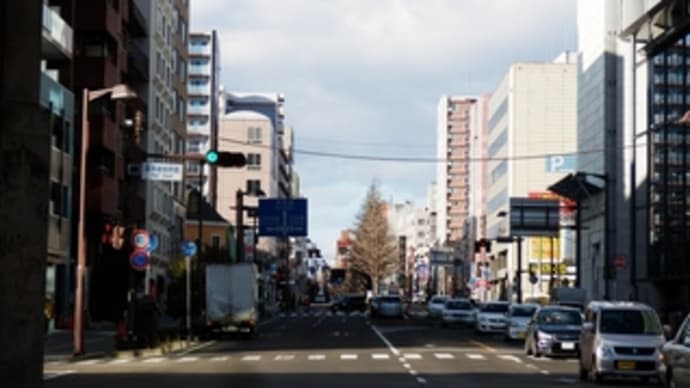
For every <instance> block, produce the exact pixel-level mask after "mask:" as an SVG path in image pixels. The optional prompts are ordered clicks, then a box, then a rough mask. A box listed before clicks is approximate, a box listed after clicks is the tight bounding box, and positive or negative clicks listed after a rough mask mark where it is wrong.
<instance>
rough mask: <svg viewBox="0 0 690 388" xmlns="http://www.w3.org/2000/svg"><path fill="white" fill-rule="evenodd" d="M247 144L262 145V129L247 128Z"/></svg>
mask: <svg viewBox="0 0 690 388" xmlns="http://www.w3.org/2000/svg"><path fill="white" fill-rule="evenodd" d="M247 143H249V144H261V128H260V127H249V128H247Z"/></svg>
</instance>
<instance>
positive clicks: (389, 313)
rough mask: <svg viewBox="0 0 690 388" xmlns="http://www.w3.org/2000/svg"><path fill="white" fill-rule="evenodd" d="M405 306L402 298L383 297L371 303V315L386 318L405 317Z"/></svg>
mask: <svg viewBox="0 0 690 388" xmlns="http://www.w3.org/2000/svg"><path fill="white" fill-rule="evenodd" d="M403 312H404V306H403V300H402V298H401V297H399V296H396V295H381V296H377V297H375V298H374V299H373V300H372V302H371V315H372V316H376V317H384V318H400V317H402V316H403Z"/></svg>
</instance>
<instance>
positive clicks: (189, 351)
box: [180, 341, 216, 356]
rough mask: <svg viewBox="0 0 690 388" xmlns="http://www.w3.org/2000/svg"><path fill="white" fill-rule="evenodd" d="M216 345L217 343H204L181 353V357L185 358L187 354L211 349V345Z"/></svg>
mask: <svg viewBox="0 0 690 388" xmlns="http://www.w3.org/2000/svg"><path fill="white" fill-rule="evenodd" d="M215 343H216V341H208V342H204V343H202V344H199V345H197V346H192V347H191V348H189V349H187V350H185V351H184V352H182V353H180V356H184V355H186V354H188V353H191V352H195V351H197V350H199V349H203V348H207V347H209V346H211V345H213V344H215Z"/></svg>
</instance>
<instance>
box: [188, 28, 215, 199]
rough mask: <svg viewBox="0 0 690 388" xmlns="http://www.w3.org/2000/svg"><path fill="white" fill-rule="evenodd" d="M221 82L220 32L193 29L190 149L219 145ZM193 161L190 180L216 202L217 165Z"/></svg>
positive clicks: (189, 170) (191, 45) (190, 85)
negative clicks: (219, 96)
mask: <svg viewBox="0 0 690 388" xmlns="http://www.w3.org/2000/svg"><path fill="white" fill-rule="evenodd" d="M219 86H220V43H219V42H218V33H217V32H216V31H215V30H214V31H211V32H193V33H191V34H190V36H189V82H188V83H187V92H188V94H189V100H188V102H187V135H188V137H187V152H189V153H197V152H198V153H206V152H207V151H208V150H210V149H214V148H217V147H218V118H219V111H218V93H219ZM201 168H202V167H200V166H199V164H198V163H194V162H189V163H188V164H187V166H186V177H187V183H189V185H191V186H193V187H197V188H198V186H199V184H200V183H199V182H200V180H201V182H202V183H201V186H202V187H201V192H202V194H203V195H204V197H206V198H207V200H208V202H209V203H211V204H212V205H213V206H216V184H215V182H216V180H217V176H218V175H217V174H218V172H217V169H216V168H215V167H211V166H208V165H204V166H203V171H200V169H201Z"/></svg>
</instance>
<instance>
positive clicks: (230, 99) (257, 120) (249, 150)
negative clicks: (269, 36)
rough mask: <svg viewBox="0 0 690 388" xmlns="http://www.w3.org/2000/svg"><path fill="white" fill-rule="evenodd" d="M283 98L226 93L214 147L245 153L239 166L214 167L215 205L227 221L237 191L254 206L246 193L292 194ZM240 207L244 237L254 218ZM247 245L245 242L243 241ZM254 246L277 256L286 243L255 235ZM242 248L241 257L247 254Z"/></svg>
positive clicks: (254, 199) (248, 235) (255, 200)
mask: <svg viewBox="0 0 690 388" xmlns="http://www.w3.org/2000/svg"><path fill="white" fill-rule="evenodd" d="M282 102H283V97H282V96H281V95H278V94H272V95H271V94H253V95H252V94H242V95H240V94H227V95H226V100H225V101H224V104H223V105H224V108H225V112H226V113H225V114H224V115H223V116H222V117H221V118H220V122H219V131H218V149H219V150H220V151H232V152H241V153H243V154H244V155H245V156H246V158H247V166H246V167H245V168H239V169H237V168H219V169H218V189H217V190H218V197H217V205H216V206H217V210H218V212H219V213H220V214H221V215H222V216H223V217H224V218H225V219H227V220H229V221H230V222H231V223H232V224H233V225H235V224H236V219H237V214H236V210H235V204H236V196H237V191H238V190H242V192H243V193H245V195H244V199H243V201H244V206H245V207H255V206H258V198H257V197H256V196H255V195H253V194H250V193H256V192H259V191H261V192H263V193H264V196H265V197H266V198H289V197H291V194H292V143H293V132H292V129H291V128H289V127H285V126H284V125H283V121H282V119H283V116H282ZM250 215H251V214H249V213H248V212H246V211H245V214H244V226H245V228H246V232H245V241H247V242H250V241H251V240H252V239H253V235H252V232H251V231H252V230H254V228H253V226H254V225H256V223H257V221H258V220H256V219H254V218H253V217H250ZM246 245H247V246H249V245H251V244H246ZM257 249H258V250H261V251H264V252H266V253H268V254H269V255H281V256H282V255H283V253H285V254H288V253H289V252H287V251H286V252H283V250H284V249H287V246H286V244H281V245H280V251H279V245H278V242H277V241H276V239H275V238H264V237H262V238H261V239H259V243H258V246H257ZM249 255H251V252H249V253H248V256H247V259H249V258H250V256H249Z"/></svg>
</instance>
